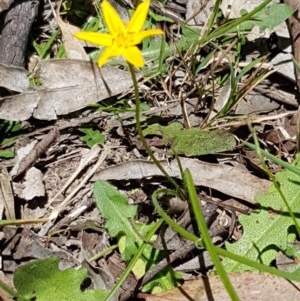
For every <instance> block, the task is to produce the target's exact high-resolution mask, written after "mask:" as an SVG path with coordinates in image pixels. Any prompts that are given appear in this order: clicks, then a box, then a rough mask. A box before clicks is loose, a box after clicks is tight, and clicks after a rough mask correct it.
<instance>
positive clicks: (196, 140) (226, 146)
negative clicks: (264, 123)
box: [143, 122, 236, 156]
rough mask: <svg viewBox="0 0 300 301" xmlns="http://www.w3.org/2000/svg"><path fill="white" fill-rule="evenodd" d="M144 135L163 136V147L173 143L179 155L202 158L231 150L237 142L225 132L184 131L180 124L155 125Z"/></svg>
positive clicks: (196, 129)
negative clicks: (202, 156)
mask: <svg viewBox="0 0 300 301" xmlns="http://www.w3.org/2000/svg"><path fill="white" fill-rule="evenodd" d="M143 133H144V135H145V136H146V135H159V136H163V138H162V140H161V143H160V144H161V145H165V144H166V143H171V146H172V149H173V150H174V152H175V153H176V154H178V155H181V154H183V155H185V156H200V155H206V154H213V153H218V152H223V151H228V150H231V149H233V148H234V147H235V145H236V142H235V138H234V136H233V135H231V134H230V133H227V132H225V131H205V130H201V129H199V128H190V129H182V125H181V124H180V123H178V122H174V123H171V124H170V125H168V126H161V125H159V124H153V125H151V126H149V127H148V128H147V129H145V130H144V131H143Z"/></svg>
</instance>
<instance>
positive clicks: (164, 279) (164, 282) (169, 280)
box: [142, 267, 182, 294]
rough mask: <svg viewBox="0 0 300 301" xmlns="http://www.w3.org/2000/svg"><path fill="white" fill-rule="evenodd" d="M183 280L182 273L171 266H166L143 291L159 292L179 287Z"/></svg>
mask: <svg viewBox="0 0 300 301" xmlns="http://www.w3.org/2000/svg"><path fill="white" fill-rule="evenodd" d="M181 280H182V274H181V273H179V272H174V271H173V270H172V269H171V268H169V267H168V268H166V269H164V270H163V271H162V272H160V273H158V274H156V275H155V276H154V277H153V278H152V279H151V280H150V281H149V282H147V284H145V285H144V286H143V288H142V291H143V292H151V293H152V294H157V293H161V292H166V291H168V290H171V289H173V288H174V287H178V286H179V285H180V283H181Z"/></svg>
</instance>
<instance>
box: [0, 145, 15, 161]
mask: <svg viewBox="0 0 300 301" xmlns="http://www.w3.org/2000/svg"><path fill="white" fill-rule="evenodd" d="M14 156H15V149H14V148H13V147H11V148H10V149H8V150H1V151H0V158H5V159H10V158H13V157H14Z"/></svg>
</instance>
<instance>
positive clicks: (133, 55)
mask: <svg viewBox="0 0 300 301" xmlns="http://www.w3.org/2000/svg"><path fill="white" fill-rule="evenodd" d="M124 57H125V60H126V61H127V62H129V63H130V64H132V65H133V66H136V67H143V66H144V59H143V56H142V53H141V51H140V50H139V49H138V48H137V47H135V46H134V47H129V48H126V49H125V51H124Z"/></svg>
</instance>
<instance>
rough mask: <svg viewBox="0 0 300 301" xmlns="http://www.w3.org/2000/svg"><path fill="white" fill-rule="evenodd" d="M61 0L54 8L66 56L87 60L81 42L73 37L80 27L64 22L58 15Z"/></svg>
mask: <svg viewBox="0 0 300 301" xmlns="http://www.w3.org/2000/svg"><path fill="white" fill-rule="evenodd" d="M61 3H62V0H61V1H58V3H57V9H56V14H55V15H56V21H57V23H58V26H59V28H60V30H61V33H62V40H63V42H64V47H65V50H66V53H67V58H69V59H81V60H88V59H89V58H88V56H87V54H86V52H85V50H84V48H83V44H84V43H82V42H81V41H79V40H78V39H76V38H74V36H73V35H74V33H76V32H78V31H80V29H79V28H78V27H76V26H74V25H71V24H68V23H65V22H64V21H63V20H62V18H61V17H60V14H59V11H60V7H61Z"/></svg>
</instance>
